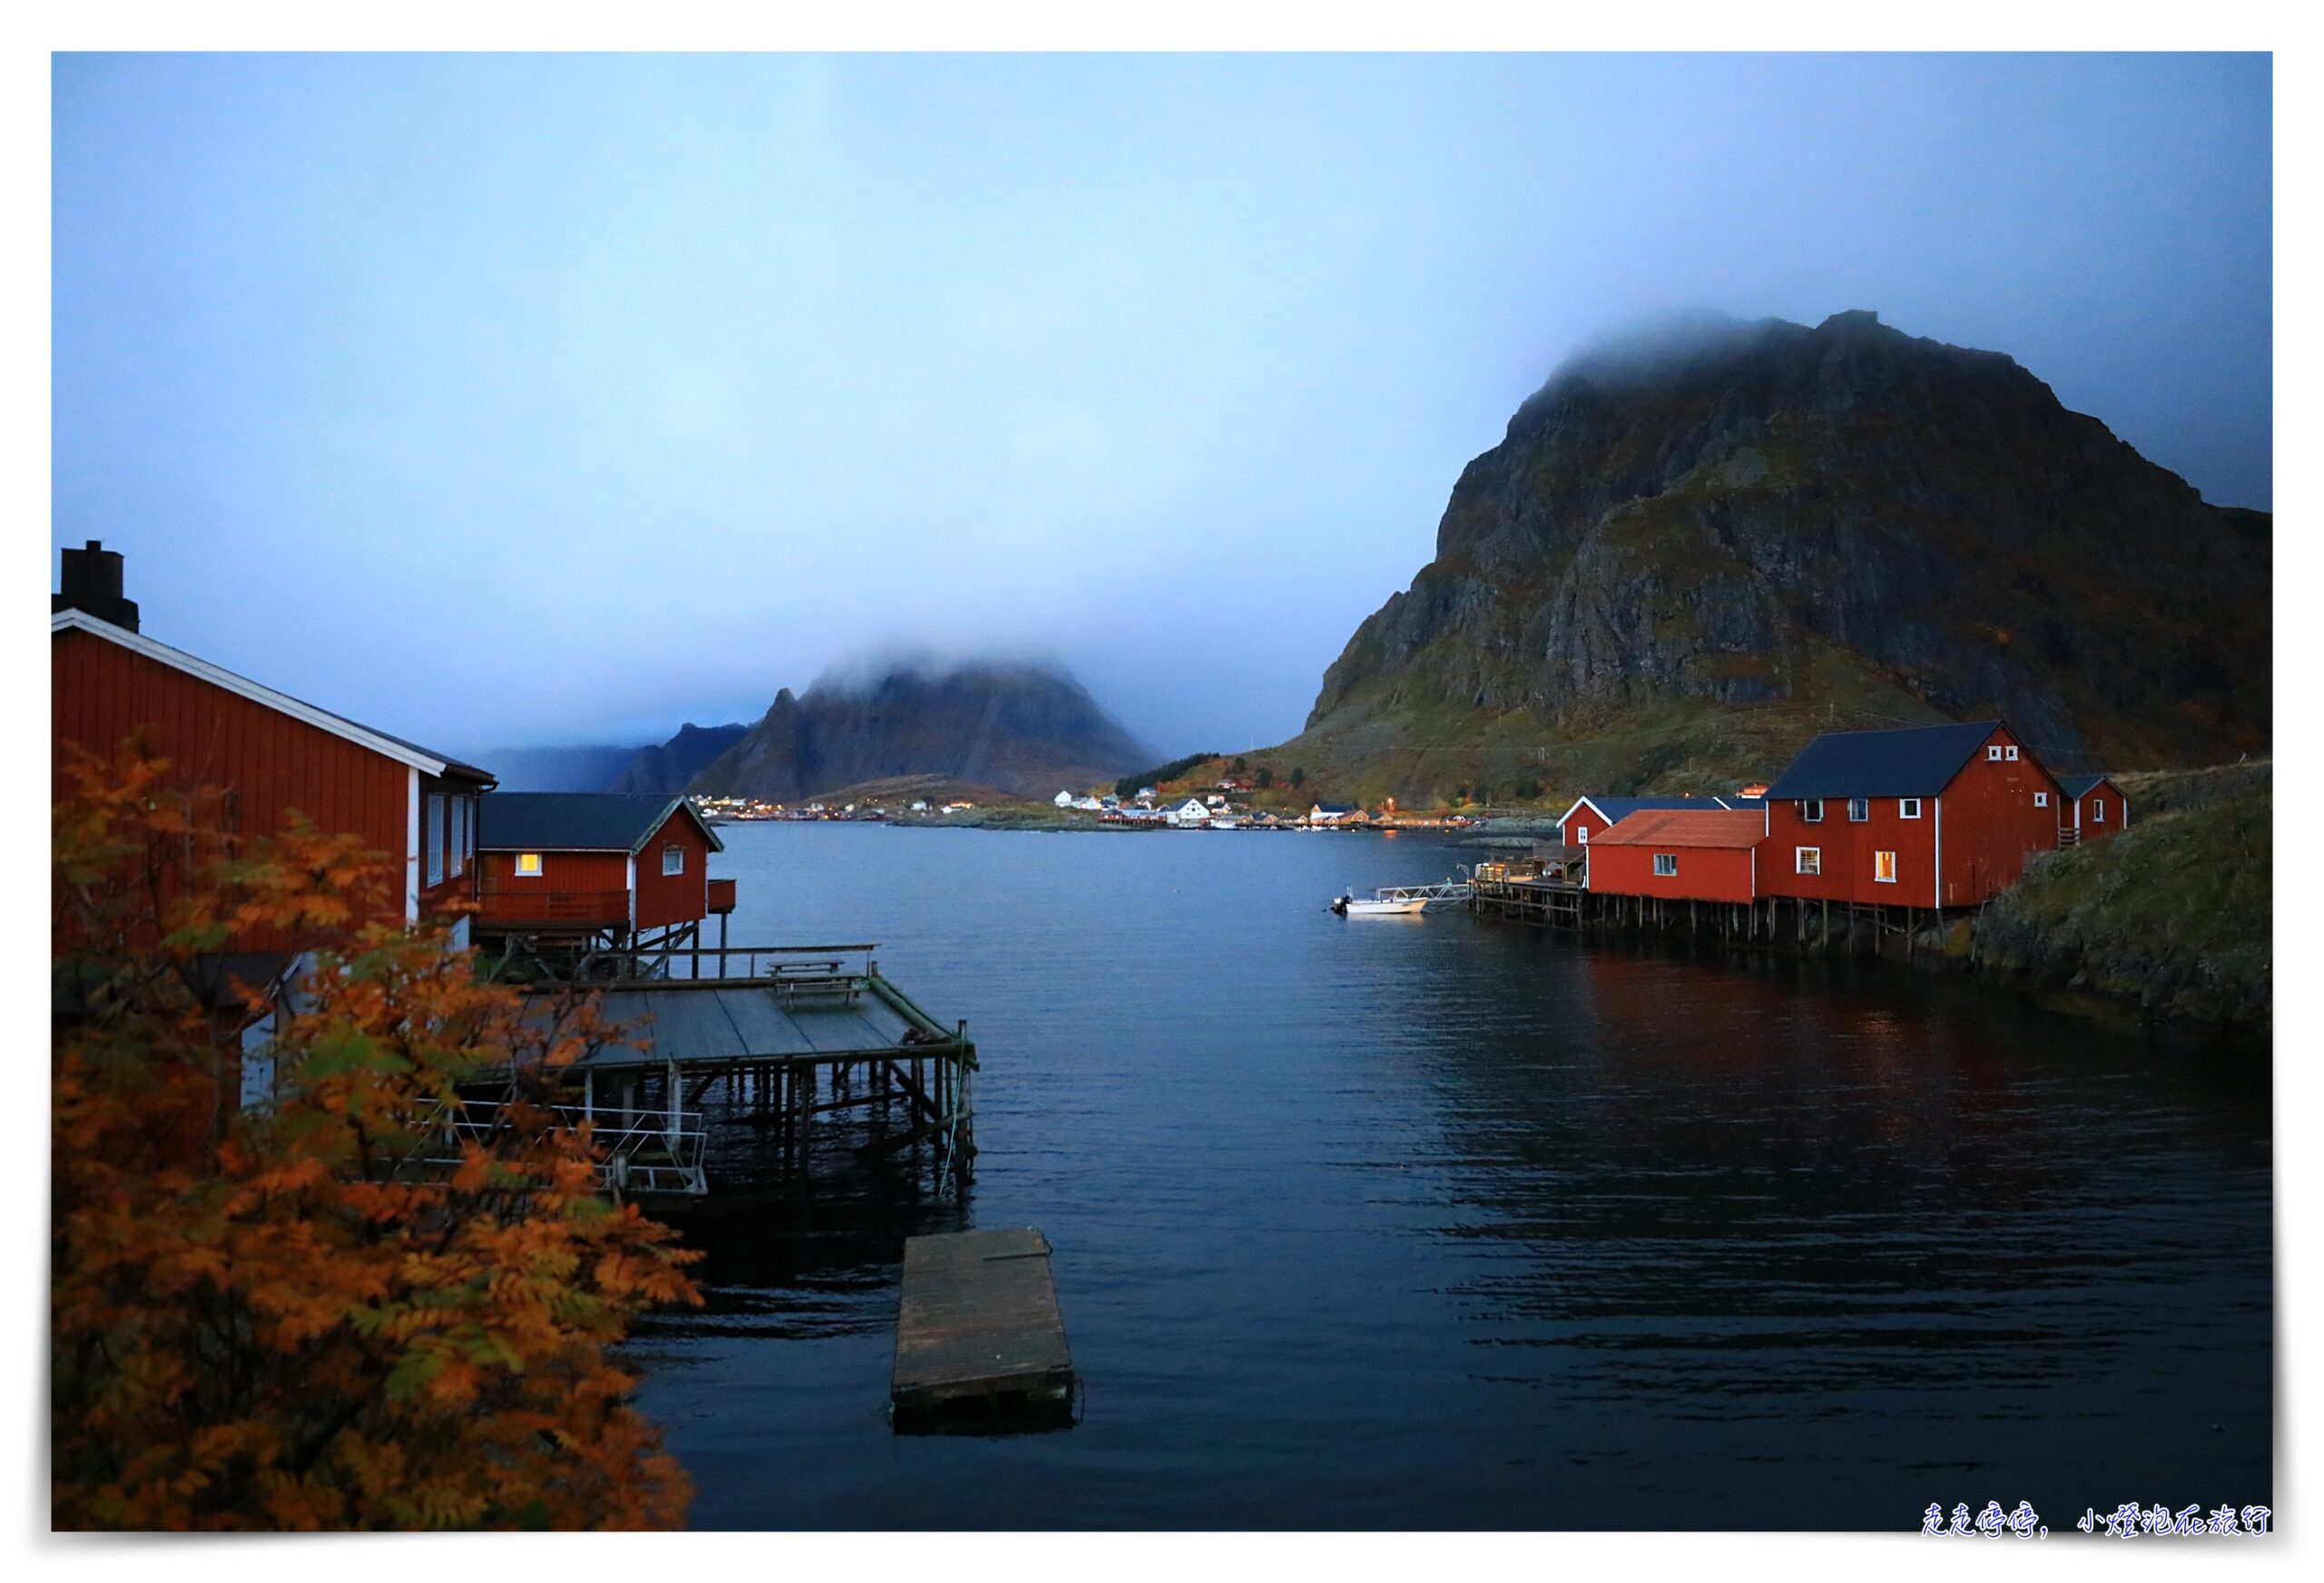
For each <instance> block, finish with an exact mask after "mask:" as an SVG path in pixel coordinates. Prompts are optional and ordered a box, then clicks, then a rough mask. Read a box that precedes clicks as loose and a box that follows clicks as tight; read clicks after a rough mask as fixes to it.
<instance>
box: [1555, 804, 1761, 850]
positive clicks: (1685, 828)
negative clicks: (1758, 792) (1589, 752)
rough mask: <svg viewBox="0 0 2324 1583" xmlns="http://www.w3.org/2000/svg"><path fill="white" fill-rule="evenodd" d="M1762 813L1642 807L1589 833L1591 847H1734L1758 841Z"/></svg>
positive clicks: (1739, 810)
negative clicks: (1601, 828)
mask: <svg viewBox="0 0 2324 1583" xmlns="http://www.w3.org/2000/svg"><path fill="white" fill-rule="evenodd" d="M1766 833H1767V821H1766V818H1765V816H1764V815H1761V814H1758V813H1751V812H1748V811H1744V810H1741V809H1728V808H1697V809H1689V810H1686V811H1678V812H1672V811H1663V810H1659V809H1641V810H1640V811H1638V812H1636V813H1632V814H1629V815H1627V816H1625V817H1624V818H1622V819H1620V820H1618V821H1616V822H1615V823H1614V825H1613V827H1612V828H1611V829H1610V830H1606V831H1600V833H1599V834H1597V835H1595V836H1592V837H1591V838H1590V845H1591V846H1593V847H1608V846H1611V847H1735V848H1750V847H1755V846H1758V844H1759V838H1760V837H1761V836H1763V835H1765V834H1766Z"/></svg>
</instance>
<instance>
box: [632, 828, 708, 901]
mask: <svg viewBox="0 0 2324 1583" xmlns="http://www.w3.org/2000/svg"><path fill="white" fill-rule="evenodd" d="M673 845H675V846H678V847H682V848H684V850H685V855H686V857H685V863H686V867H685V872H684V873H683V874H671V875H666V876H665V874H664V873H663V872H662V849H663V848H664V847H667V846H673ZM709 910H710V842H709V841H708V840H707V839H705V838H704V835H703V833H702V827H701V826H700V825H698V824H696V823H694V817H693V815H691V814H689V813H688V812H687V811H685V810H684V809H683V808H679V809H675V810H673V811H672V812H671V814H670V817H669V818H668V819H666V820H665V821H663V823H662V828H661V829H659V830H657V831H655V832H654V833H653V835H652V836H650V837H648V838H647V840H646V842H645V845H644V846H643V847H640V848H639V849H638V851H637V927H638V928H640V929H661V928H665V927H666V926H667V925H670V924H673V923H691V922H694V921H695V920H697V919H700V918H702V917H703V915H704V914H705V913H707V912H708V911H709Z"/></svg>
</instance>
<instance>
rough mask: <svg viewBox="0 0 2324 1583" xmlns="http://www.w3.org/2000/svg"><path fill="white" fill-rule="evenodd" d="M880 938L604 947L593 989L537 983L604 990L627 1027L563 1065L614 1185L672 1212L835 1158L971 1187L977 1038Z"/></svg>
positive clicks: (591, 969)
mask: <svg viewBox="0 0 2324 1583" xmlns="http://www.w3.org/2000/svg"><path fill="white" fill-rule="evenodd" d="M876 949H878V948H877V947H876V946H870V945H842V946H757V947H742V946H737V947H732V948H725V947H696V946H693V945H691V944H689V945H687V946H685V947H682V948H680V949H675V950H669V951H631V952H601V953H598V954H597V955H596V956H595V957H592V958H589V959H586V961H585V962H584V963H583V964H582V966H583V968H584V969H585V971H584V975H583V976H584V982H582V983H580V984H567V985H562V986H539V987H536V988H534V990H533V997H534V1000H535V1007H536V1014H537V1016H538V1017H539V1018H543V1019H551V1018H556V1017H557V1016H559V1015H560V1014H561V1010H562V1000H563V998H566V997H570V996H572V995H574V994H576V993H577V992H586V993H592V994H595V995H596V997H597V999H598V1012H599V1016H600V1018H602V1020H603V1021H604V1022H605V1023H606V1024H608V1025H612V1026H615V1027H619V1028H620V1029H621V1033H620V1035H619V1039H620V1042H606V1043H605V1044H602V1045H600V1046H599V1047H596V1048H593V1049H592V1050H590V1051H589V1052H588V1053H587V1054H586V1056H584V1057H582V1058H581V1059H579V1060H577V1061H576V1062H575V1063H574V1064H573V1065H572V1066H571V1067H567V1068H566V1070H565V1072H564V1075H563V1076H564V1085H565V1090H566V1096H567V1101H568V1108H569V1109H570V1110H571V1111H572V1113H573V1115H574V1116H575V1117H576V1120H586V1121H587V1122H589V1123H590V1124H592V1126H594V1128H595V1131H596V1136H597V1138H598V1139H599V1140H600V1142H601V1143H603V1144H604V1145H606V1187H607V1189H608V1190H609V1191H611V1192H613V1193H614V1194H615V1195H617V1196H621V1197H624V1198H632V1199H637V1200H640V1201H643V1202H645V1203H647V1204H650V1205H651V1206H653V1207H655V1208H657V1209H661V1210H665V1211H666V1210H670V1209H676V1208H684V1207H686V1206H687V1205H688V1204H698V1203H700V1202H701V1201H703V1200H704V1199H706V1198H708V1197H709V1196H710V1195H711V1194H712V1193H713V1190H714V1185H715V1186H716V1187H717V1188H718V1189H720V1190H724V1189H726V1188H730V1187H743V1186H749V1187H752V1188H753V1189H758V1188H766V1187H770V1186H772V1187H776V1188H780V1189H782V1190H784V1191H787V1192H804V1191H807V1190H810V1189H811V1188H812V1185H813V1182H814V1179H815V1175H816V1173H817V1171H818V1169H819V1168H822V1169H824V1170H829V1169H834V1168H838V1169H846V1168H856V1169H861V1168H863V1167H865V1166H867V1165H873V1164H876V1163H880V1162H886V1161H891V1160H898V1159H901V1162H902V1163H904V1164H907V1165H910V1166H911V1179H912V1181H913V1183H914V1184H916V1185H919V1184H924V1185H925V1187H926V1188H927V1189H928V1190H930V1191H932V1192H936V1193H942V1192H945V1191H948V1190H957V1189H964V1188H965V1187H966V1185H967V1183H968V1180H969V1176H970V1171H971V1170H972V1168H973V1165H974V1161H975V1158H976V1139H975V1131H974V1120H975V1106H974V1104H973V1095H972V1085H973V1080H974V1077H975V1073H976V1071H977V1053H976V1046H975V1045H974V1044H972V1043H970V1040H969V1037H968V1027H967V1025H966V1024H965V1023H955V1024H953V1025H952V1026H951V1027H945V1026H944V1025H942V1024H941V1023H939V1022H938V1021H937V1020H936V1019H935V1018H932V1017H931V1016H930V1015H929V1014H928V1013H927V1012H926V1011H924V1010H923V1009H921V1007H920V1005H919V1004H918V1003H917V1002H916V1001H914V1000H913V999H912V998H911V997H910V996H909V995H907V994H905V993H904V992H903V990H902V989H901V988H898V987H897V986H896V985H895V984H894V983H893V982H892V981H891V980H890V979H889V978H886V977H885V976H884V975H883V974H881V972H880V970H879V964H878V963H877V961H876V960H874V959H873V958H872V952H873V951H874V950H876ZM468 1108H469V1109H470V1110H475V1111H478V1113H479V1114H483V1112H482V1111H481V1110H480V1109H479V1106H478V1101H477V1099H476V1098H471V1099H470V1100H469V1102H468ZM891 1168H892V1167H891Z"/></svg>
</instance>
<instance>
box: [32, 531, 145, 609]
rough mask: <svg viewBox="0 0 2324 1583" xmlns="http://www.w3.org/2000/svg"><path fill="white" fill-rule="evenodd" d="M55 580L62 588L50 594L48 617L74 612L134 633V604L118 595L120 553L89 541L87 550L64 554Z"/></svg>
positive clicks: (98, 542)
mask: <svg viewBox="0 0 2324 1583" xmlns="http://www.w3.org/2000/svg"><path fill="white" fill-rule="evenodd" d="M58 581H59V582H61V583H62V584H64V587H63V588H62V589H60V590H59V591H58V592H57V593H55V594H54V595H50V597H49V601H48V609H49V614H50V615H55V614H56V613H57V612H59V611H64V610H78V611H82V612H84V614H86V615H94V616H95V617H96V618H97V619H98V620H99V621H110V622H112V623H113V624H114V625H115V626H125V627H127V628H128V629H129V630H130V631H132V632H135V631H136V630H137V605H136V602H135V601H134V600H130V599H123V597H122V596H121V552H120V551H119V550H109V549H107V548H105V546H104V544H103V541H102V540H100V539H94V538H93V539H91V540H90V541H89V547H88V548H86V549H83V550H66V551H65V552H64V572H63V575H61V576H60V577H59V578H58Z"/></svg>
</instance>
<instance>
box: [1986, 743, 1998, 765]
mask: <svg viewBox="0 0 2324 1583" xmlns="http://www.w3.org/2000/svg"><path fill="white" fill-rule="evenodd" d="M1985 757H1987V758H1989V759H1991V760H1992V761H1993V762H1994V763H1996V764H1998V763H2000V762H2001V747H2000V744H1999V743H1995V744H1994V746H1992V747H1989V748H1987V749H1986V750H1985Z"/></svg>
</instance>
